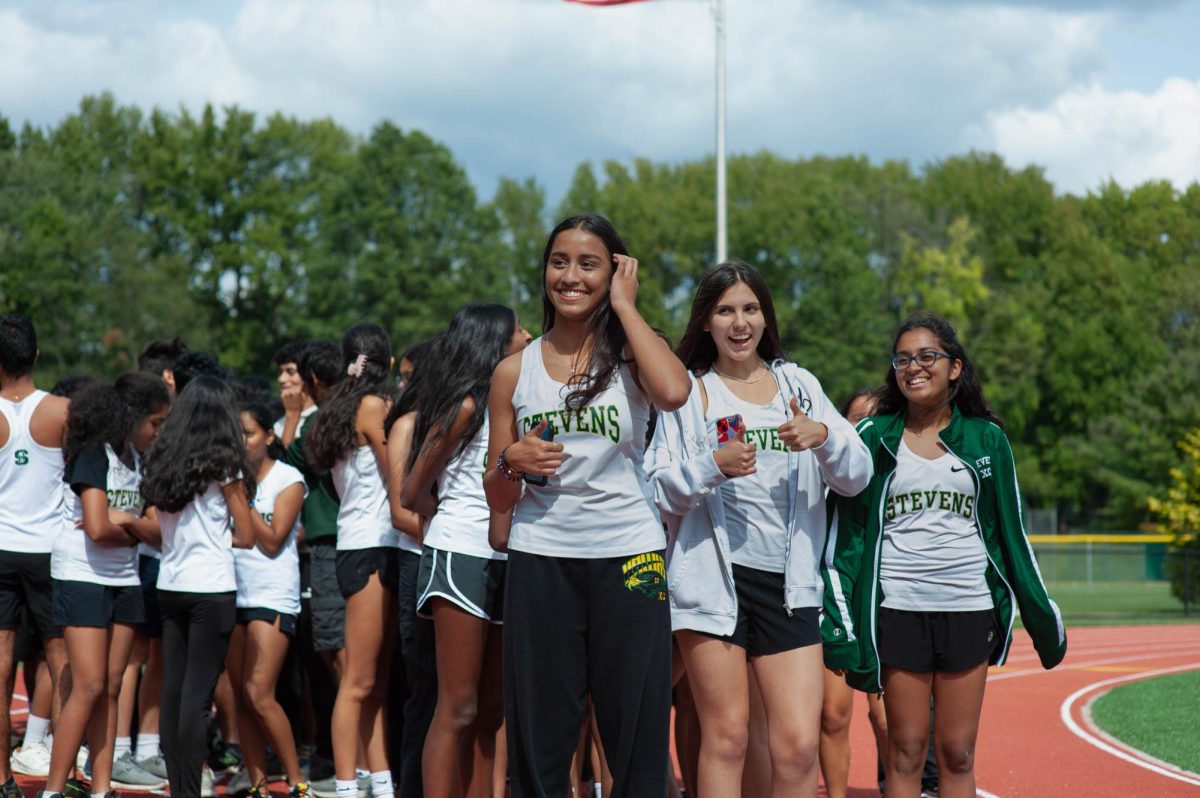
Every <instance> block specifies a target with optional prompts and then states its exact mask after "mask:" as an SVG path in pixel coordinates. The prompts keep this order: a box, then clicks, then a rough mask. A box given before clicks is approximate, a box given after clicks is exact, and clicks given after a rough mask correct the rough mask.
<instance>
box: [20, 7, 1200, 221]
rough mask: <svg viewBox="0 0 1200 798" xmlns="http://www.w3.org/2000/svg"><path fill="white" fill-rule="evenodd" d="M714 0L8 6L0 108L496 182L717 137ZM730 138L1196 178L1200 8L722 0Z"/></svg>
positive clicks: (750, 148)
mask: <svg viewBox="0 0 1200 798" xmlns="http://www.w3.org/2000/svg"><path fill="white" fill-rule="evenodd" d="M710 8H711V6H710V3H709V0H651V2H645V3H636V4H632V5H627V6H618V7H614V8H588V7H584V6H579V5H575V4H571V3H567V2H564V0H389V1H388V2H383V1H382V0H377V1H376V2H371V1H369V0H330V1H329V2H318V1H317V0H313V1H312V2H308V1H307V0H245V2H230V1H229V0H218V1H217V2H172V3H165V2H160V0H0V114H3V115H4V116H6V117H8V118H9V119H10V120H11V121H14V122H17V123H20V122H24V121H30V122H32V123H34V124H38V125H50V124H54V123H55V122H57V121H58V120H60V119H61V118H62V117H63V116H64V115H66V114H68V113H70V112H71V111H72V110H74V109H75V108H76V107H77V105H78V103H79V100H80V98H81V97H83V96H84V95H87V94H91V93H96V92H100V91H104V90H109V91H112V92H113V93H114V94H115V95H116V97H117V99H118V100H119V101H120V102H122V103H130V104H137V105H140V106H142V107H144V108H149V107H151V106H159V107H163V108H167V109H177V108H179V107H180V106H186V107H188V108H191V109H196V108H199V107H200V106H202V105H203V103H205V102H213V103H217V104H221V105H226V104H236V105H238V106H241V107H243V108H247V109H251V110H254V111H257V112H261V113H269V112H273V111H277V110H279V111H283V112H285V113H288V114H293V115H297V116H299V117H302V118H313V117H323V116H331V117H333V118H334V119H336V120H337V121H338V122H340V123H341V124H343V125H345V126H347V127H349V128H351V129H352V130H355V131H357V132H360V133H367V132H369V130H370V129H371V127H372V126H373V125H374V124H376V123H377V122H378V121H380V120H382V119H390V120H392V121H394V122H395V123H397V124H399V125H400V126H402V127H405V128H420V129H421V130H424V131H426V132H427V133H429V134H430V135H432V136H434V137H435V138H437V139H440V140H441V141H443V142H445V143H446V144H448V145H449V146H450V148H451V149H452V150H453V151H454V153H455V155H456V156H457V158H458V159H459V160H460V162H461V163H463V165H464V166H465V167H466V169H467V171H468V173H469V174H470V175H471V177H472V179H473V180H474V181H475V182H476V184H477V186H478V187H479V189H480V191H481V193H482V194H483V195H484V196H488V195H490V194H491V192H492V190H493V189H494V187H495V182H496V179H497V178H498V177H501V176H511V177H521V178H523V177H526V176H530V175H532V176H535V177H537V179H538V180H539V181H540V182H542V183H543V184H544V185H545V186H546V187H547V189H548V192H549V195H550V199H551V200H552V201H554V200H556V199H557V198H558V196H559V195H560V194H561V192H562V191H563V190H564V188H565V186H566V184H567V182H568V181H569V179H570V175H571V173H572V171H573V170H574V168H575V166H576V165H577V164H578V163H579V162H580V161H583V160H593V161H599V160H603V159H607V158H617V159H628V158H632V157H637V156H645V157H649V158H653V159H659V160H668V161H678V160H683V159H689V158H695V157H700V156H703V155H705V154H709V153H711V152H712V150H713V24H712V15H711V13H710ZM727 9H728V10H727V14H728V42H727V50H728V85H729V102H728V108H729V150H730V152H731V153H738V152H755V151H758V150H762V149H769V150H773V151H775V152H778V153H781V154H783V155H787V156H793V157H794V156H807V155H813V154H822V155H841V154H866V155H867V156H869V157H870V158H872V159H874V160H883V159H887V158H904V159H908V160H909V161H911V162H913V163H914V164H918V165H919V164H922V163H925V162H928V161H930V160H933V159H937V158H941V157H945V156H948V155H953V154H957V153H962V152H966V151H968V150H970V149H984V150H994V151H997V152H999V153H1001V154H1002V155H1003V156H1004V157H1005V158H1006V159H1007V160H1008V161H1009V162H1010V163H1011V164H1014V165H1024V164H1027V163H1035V164H1039V165H1042V166H1044V167H1045V169H1046V172H1047V175H1048V176H1049V177H1050V179H1051V180H1053V181H1054V182H1055V184H1056V185H1057V186H1058V187H1059V189H1060V190H1063V191H1071V192H1083V191H1087V190H1089V189H1093V188H1095V187H1097V186H1098V185H1099V184H1100V183H1101V182H1102V181H1104V180H1107V179H1108V178H1110V177H1111V178H1114V179H1116V180H1117V181H1118V182H1119V183H1121V184H1122V185H1127V186H1128V185H1133V184H1136V183H1138V182H1141V181H1144V180H1147V179H1155V178H1164V179H1168V180H1171V181H1172V182H1174V183H1175V184H1176V185H1177V186H1181V187H1182V186H1186V185H1187V184H1189V183H1191V182H1193V181H1196V180H1198V179H1200V48H1198V47H1197V46H1196V41H1197V39H1198V38H1200V0H1012V1H1010V2H998V1H997V2H967V1H965V0H727Z"/></svg>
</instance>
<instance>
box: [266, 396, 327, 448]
mask: <svg viewBox="0 0 1200 798" xmlns="http://www.w3.org/2000/svg"><path fill="white" fill-rule="evenodd" d="M317 410H318V408H317V406H316V405H310V406H309V407H306V408H304V409H303V410H301V411H300V420H299V421H298V422H296V437H295V439H294V440H297V441H298V440H300V435H301V432H300V431H301V430H302V429H304V422H305V420H306V419H308V417H309V416H311V415H312V414H313V413H315V412H317ZM286 423H287V416H282V417H281V418H279V419H277V420H276V421H275V437H276V438H278V439H279V442H280V443H283V427H284V424H286Z"/></svg>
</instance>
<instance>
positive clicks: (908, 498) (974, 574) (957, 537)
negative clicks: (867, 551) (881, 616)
mask: <svg viewBox="0 0 1200 798" xmlns="http://www.w3.org/2000/svg"><path fill="white" fill-rule="evenodd" d="M959 465H960V463H959V461H958V460H957V459H956V458H955V457H954V456H953V455H951V454H950V453H949V452H947V453H946V454H943V455H942V456H941V457H939V458H937V459H936V460H926V459H925V458H924V457H921V456H920V455H918V454H916V453H914V452H913V451H912V450H911V449H910V448H908V444H906V443H905V442H904V440H903V439H901V441H900V447H899V449H897V451H896V473H895V476H894V477H892V481H891V484H890V485H889V487H888V495H887V503H886V505H885V506H884V524H883V545H882V547H881V550H880V561H879V585H880V588H881V589H882V591H883V603H882V605H881V606H884V607H887V608H889V609H893V610H909V611H913V612H939V611H951V612H965V611H969V610H990V609H991V608H992V594H991V591H989V590H988V586H987V578H986V577H985V575H984V574H985V573H986V571H987V552H986V551H985V550H984V548H983V540H982V539H980V537H979V532H978V530H977V529H976V528H975V482H974V481H973V480H972V479H971V475H970V474H968V473H965V472H955V471H954V470H953V469H954V468H956V467H958V466H959Z"/></svg>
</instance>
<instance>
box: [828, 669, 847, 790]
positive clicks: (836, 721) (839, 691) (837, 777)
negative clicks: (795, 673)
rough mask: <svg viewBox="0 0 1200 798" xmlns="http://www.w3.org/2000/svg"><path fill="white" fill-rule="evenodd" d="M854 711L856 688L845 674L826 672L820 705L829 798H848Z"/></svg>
mask: <svg viewBox="0 0 1200 798" xmlns="http://www.w3.org/2000/svg"><path fill="white" fill-rule="evenodd" d="M853 714H854V688H852V687H851V686H850V685H848V684H846V679H845V677H843V676H838V675H837V674H836V673H834V672H833V671H831V670H826V671H825V698H824V701H823V702H822V704H821V776H822V777H823V778H824V779H825V794H826V795H827V796H828V798H846V789H847V787H848V786H849V783H850V718H851V716H852V715H853Z"/></svg>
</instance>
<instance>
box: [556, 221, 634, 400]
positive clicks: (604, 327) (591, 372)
mask: <svg viewBox="0 0 1200 798" xmlns="http://www.w3.org/2000/svg"><path fill="white" fill-rule="evenodd" d="M565 230H583V231H585V232H588V233H591V234H592V235H594V236H595V237H596V238H598V239H600V242H601V243H602V244H604V246H605V248H606V249H607V250H608V254H609V255H610V256H612V255H628V254H629V250H628V249H627V248H626V246H625V242H624V241H622V240H621V236H620V235H618V233H617V229H616V228H615V227H613V225H612V222H610V221H609V220H608V219H605V218H604V217H603V216H600V215H598V214H587V215H582V216H570V217H568V218H566V219H563V220H562V221H561V222H559V223H558V224H556V225H555V226H554V229H553V230H551V231H550V236H549V237H548V238H547V239H546V248H545V250H544V251H543V252H542V333H543V334H545V333H547V332H549V331H550V330H551V329H552V328H553V327H554V304H553V303H552V302H551V301H550V294H548V293H547V292H546V269H547V267H548V266H549V265H550V253H551V252H553V251H554V240H555V239H556V238H558V234H559V233H561V232H563V231H565ZM608 267H609V270H610V274H609V280H610V282H611V280H612V275H613V274H616V268H615V267H614V265H613V263H612V260H611V258H610V259H609V263H608ZM586 326H587V331H588V332H589V333H592V334H593V337H592V351H591V353H590V354H589V355H588V361H587V371H586V374H585V375H584V376H583V379H582V380H580V381H579V382H577V383H573V384H572V388H571V392H570V393H568V394H567V399H566V408H567V409H568V410H581V409H582V408H584V407H586V406H587V405H588V404H590V403H591V401H592V400H593V399H595V398H596V397H597V396H599V395H600V394H601V393H603V392H604V390H605V389H606V388H608V386H609V384H610V383H611V382H612V379H613V375H614V374H615V373H616V371H617V367H618V366H620V365H621V364H622V363H626V362H628V360H627V359H626V358H625V357H624V353H625V328H624V327H622V326H621V320H620V319H618V318H617V315H616V314H615V313H613V311H612V302H611V301H610V298H609V297H607V296H606V297H604V301H603V302H601V303H600V304H599V305H597V306H596V309H595V310H593V311H592V313H591V315H590V316H589V317H588V319H587V322H586Z"/></svg>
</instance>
